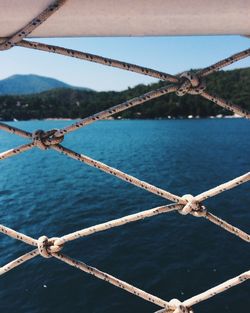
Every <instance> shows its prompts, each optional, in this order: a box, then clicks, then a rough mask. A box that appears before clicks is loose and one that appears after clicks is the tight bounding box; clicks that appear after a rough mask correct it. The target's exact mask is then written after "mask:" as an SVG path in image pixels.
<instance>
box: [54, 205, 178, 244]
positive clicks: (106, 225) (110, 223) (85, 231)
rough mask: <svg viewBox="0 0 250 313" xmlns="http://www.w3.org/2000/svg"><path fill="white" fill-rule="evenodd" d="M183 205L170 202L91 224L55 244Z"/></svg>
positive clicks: (63, 237) (166, 211)
mask: <svg viewBox="0 0 250 313" xmlns="http://www.w3.org/2000/svg"><path fill="white" fill-rule="evenodd" d="M181 207H182V205H180V204H169V205H164V206H160V207H156V208H153V209H149V210H145V211H141V212H139V213H135V214H130V215H127V216H123V217H121V218H117V219H115V220H111V221H108V222H105V223H101V224H98V225H95V226H90V227H88V228H84V229H81V230H78V231H75V232H73V233H70V234H67V235H65V236H62V237H61V238H59V239H57V240H56V241H55V244H56V245H62V244H65V243H66V242H69V241H72V240H75V239H78V238H82V237H86V236H89V235H92V234H94V233H97V232H101V231H104V230H108V229H111V228H114V227H118V226H122V225H125V224H128V223H131V222H135V221H139V220H142V219H145V218H148V217H152V216H155V215H159V214H162V213H168V212H172V211H176V210H179V209H180V208H181Z"/></svg>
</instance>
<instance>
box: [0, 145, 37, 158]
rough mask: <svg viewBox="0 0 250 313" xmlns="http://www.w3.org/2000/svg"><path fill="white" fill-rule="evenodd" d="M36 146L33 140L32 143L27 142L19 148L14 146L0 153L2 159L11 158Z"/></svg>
mask: <svg viewBox="0 0 250 313" xmlns="http://www.w3.org/2000/svg"><path fill="white" fill-rule="evenodd" d="M33 147H34V143H33V142H31V143H27V144H24V145H22V146H19V147H17V148H13V149H10V150H7V151H5V152H2V153H0V160H4V159H7V158H10V157H12V156H14V155H18V154H20V153H22V152H25V151H28V150H30V149H32V148H33Z"/></svg>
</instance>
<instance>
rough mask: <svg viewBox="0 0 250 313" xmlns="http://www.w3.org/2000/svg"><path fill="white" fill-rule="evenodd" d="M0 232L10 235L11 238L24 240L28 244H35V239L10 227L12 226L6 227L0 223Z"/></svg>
mask: <svg viewBox="0 0 250 313" xmlns="http://www.w3.org/2000/svg"><path fill="white" fill-rule="evenodd" d="M0 232H1V233H3V234H5V235H7V236H9V237H11V238H14V239H17V240H20V241H22V242H25V243H27V244H28V245H31V246H37V240H36V239H34V238H32V237H30V236H27V235H24V234H22V233H20V232H18V231H16V230H14V229H12V228H9V227H6V226H4V225H0Z"/></svg>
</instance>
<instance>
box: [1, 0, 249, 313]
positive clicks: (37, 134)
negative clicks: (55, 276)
mask: <svg viewBox="0 0 250 313" xmlns="http://www.w3.org/2000/svg"><path fill="white" fill-rule="evenodd" d="M65 3H66V0H58V1H55V2H54V3H53V4H51V5H50V6H49V7H48V8H46V9H45V10H44V11H43V12H42V13H40V14H39V15H38V16H37V17H36V18H35V19H33V20H32V21H31V22H30V23H28V24H27V25H26V26H24V27H23V28H22V29H21V30H20V31H18V32H17V33H15V34H14V35H12V36H11V37H9V38H7V39H6V40H5V41H4V42H3V43H1V44H0V50H7V49H10V48H11V47H13V46H21V47H26V48H32V49H36V50H42V51H47V52H53V53H57V54H62V55H66V56H70V57H75V58H78V59H83V60H87V61H91V62H96V63H100V64H104V65H107V66H112V67H117V68H120V69H123V70H127V71H131V72H136V73H140V74H143V75H148V76H151V77H154V78H158V79H161V80H165V81H168V82H171V83H173V84H172V85H168V86H165V87H162V88H159V89H157V90H153V91H150V92H148V93H146V94H144V95H141V96H139V97H136V98H134V99H131V100H128V101H125V102H123V103H121V104H118V105H116V106H114V107H111V108H109V109H107V110H104V111H102V112H99V113H96V114H94V115H91V116H89V117H87V118H84V119H82V120H80V121H79V122H76V123H74V124H72V125H69V126H67V127H64V128H62V129H59V130H55V129H52V130H49V131H43V130H36V131H34V132H33V133H30V132H27V131H24V130H22V129H19V128H16V127H13V126H10V125H6V124H4V123H0V130H4V131H7V132H9V133H12V134H16V135H18V136H21V137H25V138H27V139H31V140H32V141H31V142H30V143H27V144H24V145H22V146H19V147H17V148H14V149H10V150H8V151H5V152H2V153H0V160H2V159H6V158H9V157H12V156H14V155H18V154H20V153H22V152H25V151H28V150H30V149H32V148H34V147H37V148H39V149H41V150H47V149H53V150H56V151H58V152H60V153H63V154H65V155H67V156H69V157H70V158H73V159H76V160H78V161H80V162H83V163H85V164H87V165H89V166H92V167H96V168H98V169H100V170H102V171H104V172H106V173H108V174H111V175H113V176H116V177H118V178H119V179H122V180H124V181H127V182H128V183H130V184H132V185H135V186H137V187H139V188H143V189H145V190H147V191H149V192H151V193H153V194H156V195H158V196H160V197H162V198H164V199H168V200H170V201H174V202H175V203H173V204H170V205H164V206H161V207H157V208H153V209H149V210H145V211H142V212H139V213H135V214H131V215H128V216H124V217H121V218H118V219H115V220H112V221H108V222H104V223H101V224H98V225H95V226H91V227H88V228H85V229H81V230H78V231H75V232H73V233H70V234H67V235H64V236H62V237H60V238H57V237H54V238H48V237H47V236H41V237H39V238H38V239H37V240H36V239H34V238H32V237H30V236H27V235H25V234H23V233H20V232H17V231H15V230H13V229H11V228H8V227H6V226H4V225H0V232H1V233H3V234H5V235H7V236H9V237H12V238H14V239H17V240H20V241H22V242H24V243H26V244H28V245H31V246H35V247H36V249H34V250H32V251H30V252H28V253H25V254H24V255H22V256H20V257H18V258H16V259H15V260H13V261H11V262H9V263H8V264H6V265H4V266H2V267H0V275H2V274H4V273H6V272H8V271H10V270H12V269H13V268H15V267H17V266H19V265H21V264H23V263H24V262H26V261H28V260H31V259H33V258H34V257H36V256H38V255H40V256H42V257H44V258H51V257H55V258H57V259H59V260H61V261H63V262H65V263H67V264H69V265H71V266H73V267H76V268H78V269H80V270H82V271H84V272H86V273H88V274H91V275H93V276H96V277H98V278H99V279H102V280H105V281H107V282H109V283H110V284H112V285H115V286H116V287H119V288H121V289H124V290H126V291H127V292H130V293H132V294H134V295H136V296H138V297H140V298H143V299H145V300H146V301H149V302H152V303H154V304H156V305H158V306H160V307H162V308H163V309H162V310H160V311H158V312H161V313H163V312H164V313H193V309H192V306H193V305H195V304H197V303H199V302H201V301H204V300H206V299H208V298H210V297H212V296H214V295H216V294H218V293H220V292H223V291H226V290H228V289H229V288H231V287H233V286H235V285H238V284H240V283H242V282H244V281H246V280H247V279H249V278H250V271H248V272H245V273H243V274H241V275H239V276H237V277H235V278H233V279H231V280H228V281H226V282H224V283H222V284H220V285H218V286H216V287H214V288H211V289H209V290H207V291H206V292H203V293H201V294H199V295H197V296H194V297H192V298H190V299H187V300H185V301H184V302H181V301H179V300H178V299H172V300H171V301H169V302H167V301H165V300H162V299H160V298H158V297H156V296H154V295H152V294H149V293H147V292H145V291H143V290H141V289H139V288H137V287H134V286H133V285H130V284H128V283H126V282H124V281H122V280H120V279H118V278H115V277H113V276H111V275H109V274H107V273H105V272H102V271H100V270H98V269H96V268H93V267H91V266H89V265H86V264H85V263H83V262H80V261H77V260H74V259H72V258H70V257H68V256H66V255H63V254H61V253H60V251H61V250H62V249H63V246H64V244H65V243H66V242H69V241H72V240H75V239H77V238H81V237H85V236H89V235H91V234H93V233H96V232H100V231H105V230H108V229H111V228H114V227H118V226H121V225H125V224H128V223H131V222H135V221H138V220H142V219H144V218H148V217H152V216H155V215H158V214H162V213H167V212H171V211H178V212H179V213H180V214H182V215H187V214H191V215H193V216H195V217H203V218H206V219H208V220H209V221H210V222H212V223H214V224H216V225H218V226H220V227H221V228H223V229H225V230H226V231H228V232H230V233H232V234H234V235H236V236H238V237H239V238H241V239H242V240H245V241H247V242H250V235H248V234H247V233H245V232H244V231H242V230H240V229H238V228H237V227H234V226H233V225H231V224H229V223H227V222H226V221H224V220H222V219H220V218H219V217H217V216H215V215H213V214H211V213H210V212H208V211H207V208H206V207H205V206H204V205H203V203H202V202H203V201H205V200H206V199H208V198H210V197H212V196H215V195H217V194H219V193H222V192H224V191H227V190H229V189H231V188H235V187H236V186H238V185H240V184H243V183H246V182H247V181H249V180H250V172H248V173H246V174H244V175H241V176H239V177H237V178H235V179H233V180H231V181H228V182H226V183H224V184H221V185H220V186H217V187H214V188H212V189H210V190H208V191H205V192H203V193H201V194H199V195H197V196H192V195H184V196H182V197H180V196H177V195H175V194H172V193H170V192H168V191H166V190H163V189H160V188H158V187H156V186H154V185H151V184H149V183H147V182H144V181H141V180H139V179H137V178H135V177H133V176H131V175H128V174H126V173H124V172H122V171H119V170H117V169H115V168H113V167H110V166H108V165H106V164H104V163H102V162H99V161H96V160H94V159H92V158H90V157H87V156H85V155H83V154H79V153H77V152H74V151H72V150H70V149H68V148H65V147H63V146H62V145H60V144H61V142H62V141H63V139H64V135H65V134H68V133H70V132H72V131H75V130H77V129H78V128H81V127H84V126H86V125H89V124H91V123H93V122H95V121H98V120H101V119H105V118H107V117H109V116H112V115H114V114H117V113H119V112H122V111H124V110H126V109H129V108H131V107H134V106H136V105H139V104H142V103H145V102H147V101H149V100H151V99H154V98H157V97H160V96H162V95H165V94H168V93H174V92H175V93H176V94H177V95H178V96H184V95H185V94H191V95H201V96H202V97H203V98H205V99H208V100H210V101H212V102H214V103H216V104H218V105H220V106H221V107H223V108H225V109H227V110H230V111H232V112H234V113H235V114H239V115H240V116H243V117H246V118H250V113H249V112H248V111H247V110H245V109H243V108H241V107H240V106H237V105H235V104H232V103H230V102H229V101H226V100H224V99H221V98H220V97H218V96H212V95H211V94H210V93H208V92H207V91H205V89H206V83H205V80H204V77H206V76H207V75H209V74H211V73H213V72H215V71H218V70H219V69H221V68H223V67H225V66H227V65H229V64H232V63H233V62H236V61H238V60H240V59H243V58H245V57H248V56H250V49H247V50H245V51H242V52H239V53H237V54H234V55H232V56H231V57H229V58H226V59H224V60H221V61H219V62H217V63H215V64H213V65H211V66H209V67H206V68H204V69H202V70H199V71H197V72H193V71H190V72H184V73H182V74H180V75H170V74H167V73H164V72H160V71H156V70H153V69H150V68H146V67H142V66H139V65H135V64H130V63H127V62H121V61H118V60H113V59H109V58H105V57H101V56H97V55H93V54H90V53H85V52H81V51H76V50H72V49H65V48H62V47H58V46H52V45H47V44H42V43H39V42H34V41H26V40H23V38H25V37H27V35H28V34H30V33H31V32H32V31H33V30H34V29H35V28H37V27H38V26H39V25H40V24H41V23H43V22H44V21H46V19H47V18H48V17H49V16H51V15H52V14H53V13H54V12H56V11H57V10H58V9H59V8H60V7H62V6H63V5H64V4H65Z"/></svg>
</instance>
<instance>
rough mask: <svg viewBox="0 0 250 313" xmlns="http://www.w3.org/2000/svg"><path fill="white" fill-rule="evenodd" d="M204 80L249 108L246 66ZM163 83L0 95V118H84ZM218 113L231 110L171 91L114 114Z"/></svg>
mask: <svg viewBox="0 0 250 313" xmlns="http://www.w3.org/2000/svg"><path fill="white" fill-rule="evenodd" d="M206 81H207V90H208V92H210V93H211V94H214V95H218V96H220V97H222V98H224V99H227V100H229V101H232V102H233V103H235V104H237V105H239V106H241V107H242V108H245V109H248V110H250V88H249V86H250V67H248V68H242V69H235V70H230V71H219V72H216V73H213V74H211V75H209V76H208V77H207V78H206ZM166 84H167V83H166V82H163V81H159V82H157V83H154V84H150V85H143V84H141V85H137V86H135V87H133V88H128V89H126V90H124V91H120V92H116V91H107V92H104V91H103V92H96V91H93V90H78V89H65V88H63V89H62V88H60V89H53V90H49V91H45V92H42V93H38V94H31V95H15V96H14V95H12V96H9V95H5V96H0V120H1V119H2V120H13V119H14V118H15V119H18V120H29V119H45V118H79V117H81V118H84V117H86V116H89V115H91V114H94V113H96V112H99V111H102V110H104V109H107V108H109V107H111V106H114V105H116V104H119V103H121V102H123V101H126V100H129V99H131V98H134V97H136V96H139V95H142V94H144V93H146V92H149V91H150V90H153V89H156V88H160V87H162V86H165V85H166ZM218 114H222V115H230V114H232V112H230V111H227V110H225V109H223V108H221V107H220V106H218V105H216V104H215V103H212V102H211V101H208V100H206V99H204V98H202V97H200V96H198V95H196V96H192V95H185V96H183V97H178V96H177V95H176V94H175V93H173V94H169V95H164V96H161V97H159V98H157V99H154V100H150V101H148V102H147V103H145V104H143V105H138V106H136V107H134V108H131V109H129V110H126V111H124V112H120V113H119V114H118V116H120V117H121V118H131V119H133V118H137V119H138V118H139V119H152V118H157V119H158V118H168V117H169V116H171V117H187V116H189V115H193V116H200V117H207V116H216V115H218ZM118 116H115V117H118Z"/></svg>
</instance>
